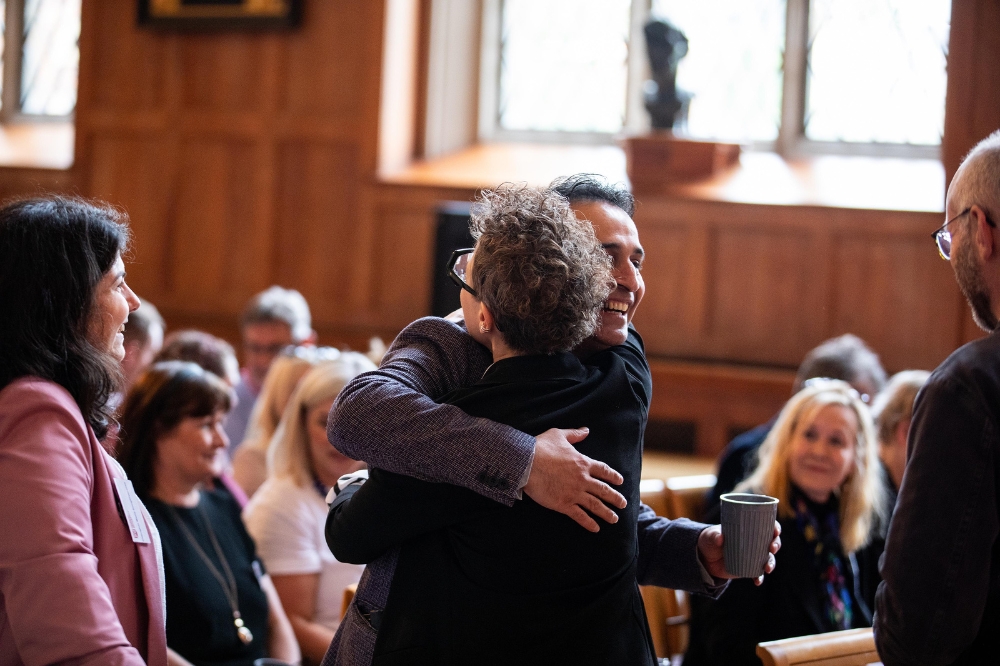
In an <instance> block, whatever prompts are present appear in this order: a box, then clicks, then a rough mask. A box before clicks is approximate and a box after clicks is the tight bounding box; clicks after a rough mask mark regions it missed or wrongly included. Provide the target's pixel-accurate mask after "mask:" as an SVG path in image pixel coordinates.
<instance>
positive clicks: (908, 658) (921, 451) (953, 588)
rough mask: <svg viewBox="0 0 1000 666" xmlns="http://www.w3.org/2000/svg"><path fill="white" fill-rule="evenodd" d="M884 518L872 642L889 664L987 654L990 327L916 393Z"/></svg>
mask: <svg viewBox="0 0 1000 666" xmlns="http://www.w3.org/2000/svg"><path fill="white" fill-rule="evenodd" d="M908 444H909V457H908V459H907V462H906V475H905V476H904V477H903V482H902V484H900V488H899V499H898V501H897V502H896V509H895V511H894V512H893V514H892V521H891V522H890V524H889V534H888V536H887V538H886V544H885V555H883V557H882V577H883V578H884V580H883V582H882V584H881V585H880V586H879V588H878V594H877V595H876V602H875V645H876V647H877V648H878V651H879V655H881V657H882V660H883V662H884V663H885V664H886V665H887V666H894V665H895V664H916V663H921V664H996V663H997V636H998V635H1000V490H998V488H1000V334H998V333H996V332H995V333H993V334H992V335H990V336H988V337H986V338H983V339H981V340H977V341H975V342H970V343H969V344H967V345H965V346H963V347H961V348H960V349H958V350H957V351H956V352H954V353H953V354H952V355H951V356H949V357H948V359H947V360H946V361H945V362H944V363H942V364H941V365H940V367H938V369H937V370H935V371H934V372H933V373H932V374H931V376H930V379H928V380H927V383H926V384H925V385H924V387H923V388H922V389H921V390H920V393H918V394H917V399H916V401H915V402H914V405H913V421H912V423H911V425H910V437H909V442H908Z"/></svg>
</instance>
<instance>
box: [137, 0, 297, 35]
mask: <svg viewBox="0 0 1000 666" xmlns="http://www.w3.org/2000/svg"><path fill="white" fill-rule="evenodd" d="M301 18H302V0H139V25H141V26H144V27H149V28H162V29H168V30H232V29H264V30H266V29H275V28H278V29H280V28H292V27H294V26H296V25H298V24H299V21H300V20H301Z"/></svg>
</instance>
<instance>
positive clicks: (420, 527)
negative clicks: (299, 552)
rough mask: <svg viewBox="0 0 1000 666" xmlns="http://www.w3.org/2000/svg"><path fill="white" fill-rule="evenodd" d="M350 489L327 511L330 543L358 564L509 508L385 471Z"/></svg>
mask: <svg viewBox="0 0 1000 666" xmlns="http://www.w3.org/2000/svg"><path fill="white" fill-rule="evenodd" d="M344 492H345V493H350V495H349V496H346V497H345V498H342V497H340V496H338V498H337V501H335V502H334V503H333V505H332V507H331V509H330V513H329V514H328V515H327V518H326V542H327V545H329V546H330V551H331V552H332V553H333V555H334V557H336V558H337V559H338V560H340V561H341V562H349V563H352V564H368V563H369V562H371V561H373V560H375V559H376V558H378V557H379V556H380V555H382V554H383V553H385V552H386V551H387V550H389V549H390V548H392V547H393V546H398V545H400V544H402V543H403V542H404V541H407V540H409V539H412V538H414V537H417V536H420V535H422V534H426V533H428V532H433V531H436V530H439V529H442V528H445V527H448V526H450V525H454V524H456V523H459V522H462V521H465V520H469V519H471V518H474V517H475V516H477V515H479V514H481V513H483V512H485V511H495V510H504V509H505V508H504V507H502V506H501V505H498V504H497V503H495V502H491V501H489V500H487V499H486V498H484V497H482V496H480V495H477V494H476V493H474V492H472V491H471V490H467V489H465V488H459V487H458V486H453V485H450V484H446V483H430V482H428V481H420V480H419V479H414V478H412V477H409V476H403V475H402V474H394V473H392V472H387V471H385V470H380V469H373V470H372V471H371V474H370V477H369V479H368V481H367V482H366V483H365V484H364V485H362V486H360V487H358V488H356V489H355V487H349V488H347V489H345V491H344Z"/></svg>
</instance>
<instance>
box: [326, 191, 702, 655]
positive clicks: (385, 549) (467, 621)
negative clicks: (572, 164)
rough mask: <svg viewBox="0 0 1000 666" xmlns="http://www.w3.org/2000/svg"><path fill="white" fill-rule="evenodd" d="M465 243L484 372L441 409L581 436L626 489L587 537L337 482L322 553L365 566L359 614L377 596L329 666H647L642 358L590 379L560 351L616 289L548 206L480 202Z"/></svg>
mask: <svg viewBox="0 0 1000 666" xmlns="http://www.w3.org/2000/svg"><path fill="white" fill-rule="evenodd" d="M472 228H473V235H474V236H475V237H476V238H477V243H476V247H475V249H474V250H472V251H459V252H457V253H456V255H455V257H454V258H453V262H452V269H451V273H452V275H453V278H454V279H455V280H456V281H457V282H458V283H459V284H460V285H461V287H462V290H463V291H462V307H463V311H464V314H465V320H466V322H467V324H468V327H469V331H470V333H471V335H473V337H475V339H476V340H477V341H478V342H479V343H480V344H482V345H483V346H485V347H486V348H488V349H489V350H490V351H491V353H492V356H493V361H494V362H493V365H491V366H490V367H489V368H488V369H487V371H486V373H485V374H484V375H483V377H482V379H481V380H480V381H479V382H478V383H477V384H475V385H474V386H472V387H469V388H466V389H460V390H457V391H453V392H451V393H449V394H447V395H445V396H443V397H441V398H440V401H441V402H444V403H448V404H450V405H454V406H456V407H459V408H461V409H463V410H465V411H466V412H467V413H469V414H471V415H474V416H479V417H483V418H489V419H493V420H495V421H499V422H501V423H505V424H507V425H509V426H512V427H515V428H518V429H520V430H523V431H524V432H527V433H535V434H537V433H541V432H543V431H545V430H547V429H549V428H552V427H560V428H571V427H575V426H579V425H580V424H581V423H584V422H585V423H587V424H588V425H589V428H590V434H589V436H588V437H587V438H586V439H585V440H584V441H583V442H581V443H580V444H579V445H578V446H579V449H580V451H581V452H583V453H584V454H585V455H588V456H590V457H592V458H595V459H599V460H602V461H604V462H606V463H607V464H608V465H610V466H611V467H612V468H614V469H616V470H618V471H619V472H620V473H621V474H622V476H623V477H624V483H623V484H622V485H621V487H620V490H621V492H622V494H623V495H624V496H625V497H626V498H627V499H628V507H627V508H625V509H624V510H622V511H621V512H620V515H619V517H618V520H617V521H616V522H614V523H613V524H611V525H609V526H607V527H604V528H603V529H601V530H600V531H599V532H596V533H594V532H588V531H585V530H582V529H580V528H579V526H578V525H577V524H576V523H575V522H574V521H573V520H571V519H570V518H568V517H566V516H564V515H562V514H559V513H556V512H553V511H549V510H547V509H545V508H543V507H541V506H540V505H538V504H536V503H535V502H534V501H532V500H531V499H530V498H527V497H525V498H524V499H522V500H520V501H519V502H517V503H515V505H514V506H513V507H510V508H508V507H505V506H503V505H501V504H499V503H495V502H491V501H490V500H487V499H486V498H484V497H482V496H480V495H477V494H475V493H473V492H472V491H470V490H466V489H464V488H459V487H457V486H451V485H447V484H438V483H427V482H424V481H419V480H417V479H415V478H411V477H405V476H400V475H395V474H392V473H389V472H385V471H384V470H379V469H374V470H372V471H371V473H370V474H371V478H370V480H369V481H367V482H366V483H364V484H357V483H354V484H352V483H350V480H349V479H343V480H342V481H341V484H339V485H343V486H345V487H344V488H343V489H341V491H340V493H339V494H338V495H337V497H336V498H335V499H334V501H333V504H332V508H331V514H330V518H329V519H328V522H327V541H328V543H329V544H330V546H331V548H332V549H333V552H334V555H335V556H336V557H337V559H339V560H341V561H348V562H357V563H366V564H368V565H369V566H368V572H367V573H366V575H365V577H364V578H363V580H362V582H361V587H360V588H359V591H358V596H357V597H356V598H370V596H369V594H366V592H368V593H370V592H371V591H372V590H373V589H374V590H375V591H376V593H377V591H378V590H384V591H385V592H386V594H385V596H386V597H387V598H386V599H385V600H384V601H385V604H384V605H381V606H379V607H375V608H370V607H368V606H367V605H362V604H354V605H352V606H351V608H350V609H349V611H348V614H347V616H346V617H345V619H344V621H343V623H342V625H341V628H340V630H339V632H338V634H337V637H336V638H335V639H334V643H333V646H332V647H331V652H330V653H329V654H328V656H327V660H326V663H350V664H361V663H372V662H374V663H442V664H460V663H471V662H473V661H475V662H477V663H501V662H502V663H574V662H575V663H628V664H654V663H655V657H654V654H653V649H652V646H651V645H650V641H649V632H648V627H647V626H646V621H645V615H644V613H643V609H642V601H641V598H640V596H639V592H638V588H637V586H636V560H637V553H636V549H637V536H636V526H637V511H638V507H639V504H640V503H639V471H640V465H641V453H642V452H641V444H640V443H641V441H642V440H641V425H642V423H643V420H644V410H645V408H646V407H645V406H646V404H647V400H648V396H649V393H650V384H649V374H648V368H647V366H646V365H645V359H644V357H643V351H642V344H641V341H640V340H639V339H638V337H637V336H635V335H634V333H633V334H631V335H629V336H628V340H627V341H626V343H625V344H624V345H620V346H617V347H613V348H611V349H609V350H607V351H604V352H599V353H597V354H595V355H593V356H591V357H589V358H588V360H587V364H586V365H585V364H584V363H583V362H581V361H580V360H579V359H578V358H577V357H576V356H575V355H573V354H572V353H571V351H570V350H572V349H573V348H574V347H576V346H577V345H578V344H579V343H580V342H581V341H583V340H584V339H585V338H587V337H588V336H590V335H592V333H593V331H594V329H595V327H596V325H597V321H598V317H599V314H600V311H601V308H602V307H603V303H604V301H605V299H606V298H607V296H608V293H609V291H610V289H611V288H612V286H613V284H614V283H613V281H612V279H611V272H610V263H609V260H608V258H607V254H606V253H605V252H604V250H603V249H602V247H601V245H600V243H599V242H598V241H597V239H596V238H595V236H594V232H593V228H592V227H591V225H590V224H588V223H587V222H585V221H579V220H577V219H576V218H575V217H574V215H573V213H572V212H571V210H570V208H569V205H568V203H567V202H566V200H565V199H564V198H562V197H561V196H559V195H558V194H556V193H555V192H553V191H551V190H535V189H530V188H526V187H514V186H508V187H501V188H498V189H497V190H494V191H493V192H487V193H486V194H485V195H484V196H483V199H482V201H481V203H480V204H479V205H478V206H477V207H476V208H475V209H474V211H473V222H472ZM482 475H483V476H484V477H488V476H490V470H483V472H482ZM693 548H694V546H693V544H692V550H693ZM366 587H367V588H369V590H367V591H366V590H365V589H364V588H366ZM383 608H384V612H383V611H382V610H381V609H383ZM376 638H377V640H376Z"/></svg>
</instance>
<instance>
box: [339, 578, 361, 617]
mask: <svg viewBox="0 0 1000 666" xmlns="http://www.w3.org/2000/svg"><path fill="white" fill-rule="evenodd" d="M357 592H358V584H357V583H351V584H350V585H348V586H347V587H345V588H344V600H343V601H342V602H341V603H340V619H341V620H343V619H344V616H345V615H347V609H348V608H350V607H351V602H352V601H354V595H355V594H357Z"/></svg>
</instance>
